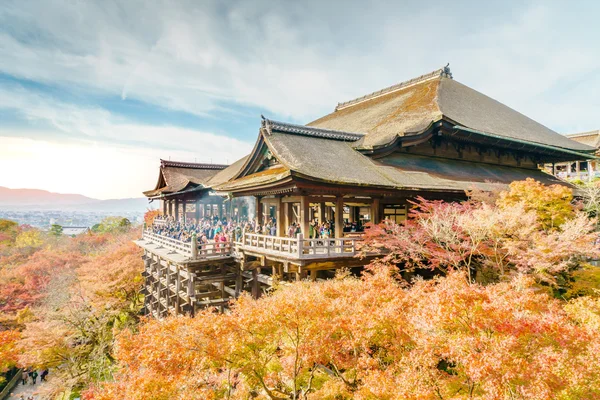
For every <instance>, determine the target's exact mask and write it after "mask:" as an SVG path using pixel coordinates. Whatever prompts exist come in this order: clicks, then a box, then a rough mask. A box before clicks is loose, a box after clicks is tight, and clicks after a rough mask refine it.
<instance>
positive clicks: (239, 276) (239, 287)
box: [235, 268, 244, 299]
mask: <svg viewBox="0 0 600 400" xmlns="http://www.w3.org/2000/svg"><path fill="white" fill-rule="evenodd" d="M243 283H244V281H243V276H242V270H241V268H238V269H237V274H236V275H235V298H236V299H237V298H238V297H240V294H241V293H242V285H243Z"/></svg>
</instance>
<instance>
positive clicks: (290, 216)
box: [283, 203, 294, 236]
mask: <svg viewBox="0 0 600 400" xmlns="http://www.w3.org/2000/svg"><path fill="white" fill-rule="evenodd" d="M293 206H294V204H293V203H283V214H284V218H285V232H284V234H283V236H287V233H288V230H289V227H290V226H291V225H292V221H293V220H294V211H293V210H292V207H293Z"/></svg>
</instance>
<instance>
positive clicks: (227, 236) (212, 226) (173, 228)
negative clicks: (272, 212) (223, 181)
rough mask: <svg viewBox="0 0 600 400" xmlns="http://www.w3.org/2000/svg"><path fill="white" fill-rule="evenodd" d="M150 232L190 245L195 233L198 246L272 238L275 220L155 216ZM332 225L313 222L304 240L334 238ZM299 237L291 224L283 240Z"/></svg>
mask: <svg viewBox="0 0 600 400" xmlns="http://www.w3.org/2000/svg"><path fill="white" fill-rule="evenodd" d="M151 229H152V232H153V233H155V234H158V235H161V236H165V237H169V238H172V239H176V240H180V241H182V242H190V241H191V240H192V235H193V234H194V233H195V234H196V237H197V240H198V243H200V244H202V243H210V242H215V243H218V242H235V241H240V240H241V238H242V236H243V235H244V233H256V234H261V235H268V236H276V235H277V220H276V219H275V218H269V219H267V220H266V222H265V223H264V224H259V223H258V222H257V221H256V220H249V219H241V220H239V221H233V220H226V219H220V218H218V217H209V218H201V219H199V220H195V219H193V218H190V219H188V220H187V221H185V222H183V221H181V220H179V221H177V220H175V219H174V218H173V217H171V216H158V217H156V218H155V223H154V224H153V225H152V227H151ZM362 229H363V227H362V225H361V224H360V223H356V222H353V223H349V222H346V223H345V225H344V228H343V231H344V232H360V231H362ZM334 232H335V223H334V222H333V221H323V222H321V223H319V221H318V220H316V219H313V220H312V221H311V222H310V224H309V226H308V232H307V233H308V234H307V235H306V234H305V238H307V239H329V238H332V237H334ZM299 233H302V230H301V227H300V224H298V223H296V222H293V223H292V224H291V225H290V226H289V227H288V229H287V231H286V232H285V236H287V237H290V238H294V237H297V235H298V234H299Z"/></svg>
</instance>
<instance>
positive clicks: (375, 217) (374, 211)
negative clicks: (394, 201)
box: [371, 197, 381, 224]
mask: <svg viewBox="0 0 600 400" xmlns="http://www.w3.org/2000/svg"><path fill="white" fill-rule="evenodd" d="M380 205H381V201H380V199H379V197H374V198H373V203H372V204H371V222H372V223H374V224H379V223H380V222H381V216H380V214H379V208H380V207H379V206H380Z"/></svg>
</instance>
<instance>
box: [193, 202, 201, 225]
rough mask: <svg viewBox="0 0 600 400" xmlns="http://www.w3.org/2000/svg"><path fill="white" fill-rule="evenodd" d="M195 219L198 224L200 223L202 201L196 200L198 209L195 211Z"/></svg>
mask: <svg viewBox="0 0 600 400" xmlns="http://www.w3.org/2000/svg"><path fill="white" fill-rule="evenodd" d="M194 218H195V219H196V223H198V221H200V200H196V207H195V209H194Z"/></svg>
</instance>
